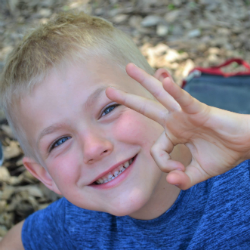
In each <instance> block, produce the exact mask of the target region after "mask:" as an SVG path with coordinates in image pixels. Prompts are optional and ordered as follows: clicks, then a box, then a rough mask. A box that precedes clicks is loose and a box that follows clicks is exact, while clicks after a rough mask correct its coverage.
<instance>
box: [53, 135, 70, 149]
mask: <svg viewBox="0 0 250 250" xmlns="http://www.w3.org/2000/svg"><path fill="white" fill-rule="evenodd" d="M70 138H71V137H69V136H65V137H62V138H60V139H59V140H57V141H55V142H54V143H53V144H52V146H51V147H50V150H49V151H51V150H53V149H54V148H56V147H58V146H60V145H61V144H63V143H64V142H66V141H67V140H68V139H70Z"/></svg>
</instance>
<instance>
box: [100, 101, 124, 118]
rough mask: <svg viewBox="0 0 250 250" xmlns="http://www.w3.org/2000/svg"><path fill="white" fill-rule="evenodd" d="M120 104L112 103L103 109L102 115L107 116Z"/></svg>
mask: <svg viewBox="0 0 250 250" xmlns="http://www.w3.org/2000/svg"><path fill="white" fill-rule="evenodd" d="M118 106H120V104H117V103H116V104H113V105H110V106H108V107H107V108H105V109H104V110H103V111H102V114H101V116H105V115H107V114H108V113H110V112H112V111H113V110H114V109H115V108H116V107H118Z"/></svg>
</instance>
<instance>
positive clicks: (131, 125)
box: [113, 110, 164, 146]
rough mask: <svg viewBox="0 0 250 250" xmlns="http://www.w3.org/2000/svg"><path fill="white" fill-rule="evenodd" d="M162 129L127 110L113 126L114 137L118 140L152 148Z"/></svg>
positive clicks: (151, 121)
mask: <svg viewBox="0 0 250 250" xmlns="http://www.w3.org/2000/svg"><path fill="white" fill-rule="evenodd" d="M163 130H164V129H163V127H162V126H161V125H159V124H158V123H156V122H154V121H153V120H151V119H149V118H147V117H145V116H143V115H141V114H139V113H137V112H135V111H132V110H128V111H127V112H124V113H123V114H122V116H121V117H120V119H119V120H118V122H117V123H116V124H115V125H114V128H113V131H114V135H115V136H116V138H117V139H118V140H122V141H124V142H129V143H136V144H137V143H139V144H143V145H149V146H152V145H153V144H154V142H155V141H156V140H157V139H158V137H159V136H160V134H161V133H162V132H163Z"/></svg>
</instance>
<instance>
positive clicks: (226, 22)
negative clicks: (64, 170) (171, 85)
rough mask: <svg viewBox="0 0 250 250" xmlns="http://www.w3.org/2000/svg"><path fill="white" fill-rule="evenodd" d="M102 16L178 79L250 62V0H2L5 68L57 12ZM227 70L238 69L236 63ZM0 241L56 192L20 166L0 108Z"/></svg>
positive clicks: (0, 51)
mask: <svg viewBox="0 0 250 250" xmlns="http://www.w3.org/2000/svg"><path fill="white" fill-rule="evenodd" d="M62 11H63V12H68V11H71V12H79V11H84V12H86V13H88V14H92V15H96V16H100V17H104V18H106V19H108V20H109V21H111V22H112V23H113V24H114V25H115V26H116V27H118V28H120V29H121V30H123V31H124V32H125V33H127V34H128V35H130V36H131V37H132V39H133V40H134V42H135V43H136V45H137V46H138V47H139V49H140V50H141V52H142V53H143V55H144V56H145V57H146V58H147V60H148V62H149V64H150V65H151V66H152V67H153V68H155V69H158V68H160V67H165V68H167V69H168V70H169V71H170V72H171V74H172V76H173V78H174V79H175V81H176V83H177V84H181V82H182V80H183V79H184V78H185V77H186V76H187V75H188V72H189V71H190V70H191V69H193V68H194V67H196V66H200V67H208V66H214V65H218V64H220V63H222V62H224V61H225V60H226V59H229V58H232V57H240V58H243V59H244V60H246V61H247V62H248V63H250V39H249V38H250V0H237V1H235V0H220V1H219V0H218V1H216V0H196V1H188V0H104V1H103V0H102V1H101V0H93V1H87V0H79V1H73V0H72V1H70V0H68V1H67V0H0V72H1V71H2V69H3V66H4V61H5V58H6V56H7V55H8V54H9V53H10V51H11V50H12V49H13V47H14V46H15V45H16V44H17V43H18V42H19V41H20V40H21V39H22V37H23V36H24V35H25V33H26V32H27V30H29V29H32V28H34V27H37V26H38V25H40V24H43V23H46V22H47V21H48V20H49V18H51V17H53V16H55V15H56V14H57V13H58V12H62ZM227 70H228V71H234V70H239V69H238V68H237V65H234V64H233V65H231V66H230V67H229V68H228V69H227ZM0 140H1V141H2V144H3V153H4V162H3V164H2V166H1V167H0V238H1V237H2V236H4V235H5V234H6V232H7V231H8V230H9V229H10V228H11V227H12V226H13V225H14V224H16V223H17V222H19V221H21V220H23V219H24V218H26V217H27V216H28V215H29V214H31V213H33V212H34V211H37V210H38V209H42V208H45V207H46V206H47V205H48V204H50V203H51V202H53V201H55V200H56V199H58V198H59V197H58V196H57V195H56V194H54V193H52V192H50V191H49V190H48V189H47V188H45V187H44V186H43V185H42V184H41V183H39V182H38V181H37V180H36V179H35V178H33V177H32V176H31V175H30V174H29V173H28V172H27V171H26V170H25V168H24V166H23V165H22V156H23V154H22V150H21V149H20V146H19V144H18V142H17V141H16V140H15V138H14V137H13V135H12V132H11V129H10V128H9V126H8V124H7V122H6V120H5V117H4V114H3V113H2V112H1V113H0Z"/></svg>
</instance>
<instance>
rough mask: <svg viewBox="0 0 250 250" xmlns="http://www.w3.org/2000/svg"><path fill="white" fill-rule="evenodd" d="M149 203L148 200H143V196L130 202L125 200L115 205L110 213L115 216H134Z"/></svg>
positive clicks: (133, 198) (131, 199)
mask: <svg viewBox="0 0 250 250" xmlns="http://www.w3.org/2000/svg"><path fill="white" fill-rule="evenodd" d="M147 202H148V199H143V196H142V195H139V196H136V197H132V198H130V199H128V200H123V201H121V202H119V204H114V205H113V206H112V207H111V208H110V209H109V211H108V213H110V214H112V215H115V216H126V215H132V214H134V213H137V212H139V210H140V209H142V208H143V207H144V206H145V205H146V203H147Z"/></svg>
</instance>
